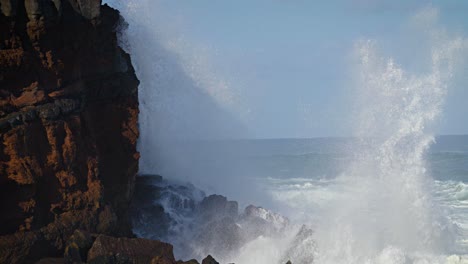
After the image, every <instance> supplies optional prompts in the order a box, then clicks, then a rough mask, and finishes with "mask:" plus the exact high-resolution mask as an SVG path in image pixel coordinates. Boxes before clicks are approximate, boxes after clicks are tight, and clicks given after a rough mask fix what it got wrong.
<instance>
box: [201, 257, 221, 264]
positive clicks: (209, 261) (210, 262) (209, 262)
mask: <svg viewBox="0 0 468 264" xmlns="http://www.w3.org/2000/svg"><path fill="white" fill-rule="evenodd" d="M202 264H219V262H217V261H216V260H215V259H214V258H213V257H212V256H211V255H208V257H206V258H205V259H203V261H202Z"/></svg>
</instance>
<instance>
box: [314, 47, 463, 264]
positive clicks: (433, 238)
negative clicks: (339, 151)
mask: <svg viewBox="0 0 468 264" xmlns="http://www.w3.org/2000/svg"><path fill="white" fill-rule="evenodd" d="M460 48H461V42H460V41H447V42H445V43H443V45H441V46H435V47H434V48H433V51H432V65H431V70H430V72H429V73H428V74H422V75H410V74H409V73H408V72H405V71H404V70H403V69H402V68H401V67H400V66H399V65H398V64H397V63H395V62H394V61H393V59H391V58H383V57H381V56H379V55H378V52H377V49H376V44H375V42H373V41H361V42H360V43H359V44H357V47H356V52H357V55H358V57H359V59H360V63H359V71H358V77H359V78H358V79H359V81H360V82H359V86H358V87H359V89H358V91H357V95H358V99H359V103H360V104H359V105H358V111H357V113H356V118H355V126H356V137H357V138H358V140H359V144H357V145H356V148H355V150H354V151H355V152H356V155H355V161H354V162H352V163H351V165H350V167H349V169H347V170H346V171H345V172H344V173H343V175H342V176H340V177H339V178H338V179H337V184H342V185H343V186H344V187H343V188H342V190H343V193H341V194H340V195H339V196H337V199H334V200H332V201H331V203H330V204H329V209H328V210H325V212H324V215H322V217H324V219H325V220H324V221H323V223H322V224H321V225H319V226H318V229H317V240H318V245H319V256H318V260H317V262H318V263H348V264H349V263H408V262H410V263H412V262H413V260H412V259H413V258H417V257H416V256H417V255H418V254H421V255H426V254H427V255H432V254H435V255H439V254H441V253H446V250H448V249H450V248H452V247H453V245H452V242H453V240H454V238H453V237H452V234H451V230H452V229H451V226H450V225H449V224H448V222H447V221H446V220H445V219H444V217H443V216H442V215H438V212H439V210H437V205H436V204H435V203H434V201H433V199H432V197H431V194H430V193H431V186H430V185H431V182H432V180H431V178H430V176H429V175H428V174H427V170H426V166H427V164H426V161H425V159H424V157H425V156H424V154H425V152H426V150H427V149H428V147H429V145H430V144H431V143H432V142H433V141H434V137H433V134H432V133H433V132H432V131H431V130H430V129H429V128H430V127H431V126H432V125H433V122H434V121H435V120H436V119H437V118H438V117H439V116H440V113H441V108H442V105H443V102H444V97H445V94H446V93H447V82H448V81H449V79H450V77H451V75H452V66H453V63H452V57H453V53H454V52H455V51H457V50H458V49H460ZM325 221H326V222H325Z"/></svg>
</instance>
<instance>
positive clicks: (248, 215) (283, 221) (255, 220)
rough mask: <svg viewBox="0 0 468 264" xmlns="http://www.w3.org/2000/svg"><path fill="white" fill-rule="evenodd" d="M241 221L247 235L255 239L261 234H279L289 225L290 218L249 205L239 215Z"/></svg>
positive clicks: (248, 237)
mask: <svg viewBox="0 0 468 264" xmlns="http://www.w3.org/2000/svg"><path fill="white" fill-rule="evenodd" d="M239 223H240V224H241V225H242V226H243V233H244V234H245V237H246V238H247V239H255V238H256V237H258V236H261V235H263V236H265V235H267V236H271V235H275V234H279V233H280V232H281V231H283V230H284V229H285V228H286V227H287V226H288V225H289V220H288V219H287V218H286V217H284V216H282V215H280V214H277V213H274V212H272V211H270V210H267V209H265V208H262V207H257V206H254V205H249V206H247V207H246V208H245V210H244V213H243V214H242V215H241V216H240V217H239Z"/></svg>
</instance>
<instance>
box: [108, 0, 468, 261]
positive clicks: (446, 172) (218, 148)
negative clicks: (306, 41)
mask: <svg viewBox="0 0 468 264" xmlns="http://www.w3.org/2000/svg"><path fill="white" fill-rule="evenodd" d="M111 2H112V3H113V4H114V5H115V6H117V8H118V9H119V10H121V12H122V15H123V16H124V18H125V19H126V21H127V22H128V23H129V24H128V25H127V26H123V27H122V28H121V29H120V30H121V33H122V36H121V42H122V45H123V46H124V47H125V49H126V50H127V51H128V52H129V53H130V54H131V56H132V60H133V63H134V65H135V69H136V72H137V75H138V77H139V79H140V80H141V87H140V98H142V103H141V107H140V110H141V121H140V123H141V124H140V128H141V140H140V151H141V153H142V161H141V168H142V170H143V171H144V172H146V173H161V174H162V175H164V176H166V177H169V178H171V177H173V178H174V179H178V180H179V181H180V180H185V181H190V182H192V183H193V184H195V185H196V186H197V187H198V188H199V189H202V190H204V191H206V192H207V193H220V194H223V195H226V196H228V197H229V198H230V199H235V200H238V201H239V202H240V203H241V204H242V205H248V204H259V205H262V206H263V207H265V208H269V209H271V210H273V211H276V212H278V213H280V214H282V215H285V216H287V217H288V218H289V219H290V221H291V222H290V225H289V226H288V227H285V228H284V229H281V231H280V232H279V234H277V233H275V235H271V236H269V235H261V236H259V237H256V238H253V239H251V240H249V241H247V242H246V243H245V244H244V245H242V246H241V247H240V249H239V250H236V251H235V252H229V253H223V254H218V255H217V252H197V251H195V250H194V251H193V252H180V251H178V249H177V248H175V252H176V255H177V254H179V256H177V257H190V256H194V257H196V256H202V255H206V254H212V255H213V256H215V257H216V258H217V259H218V260H221V261H222V262H226V263H227V262H235V263H257V264H258V263H282V262H284V261H285V260H286V259H285V256H287V257H288V258H289V259H291V261H292V262H293V263H322V264H331V263H344V264H354V263H356V264H363V263H369V264H371V263H381V264H406V263H408V264H409V263H417V264H423V263H434V264H439V263H440V264H443V263H447V264H448V263H453V264H455V263H468V221H467V219H468V182H467V180H466V179H467V178H468V170H467V169H466V167H464V168H462V173H461V175H462V176H457V177H455V174H454V173H453V171H451V168H450V167H443V166H442V165H440V164H439V163H441V162H443V161H444V160H445V159H447V158H448V157H452V156H453V155H459V156H458V160H457V162H454V163H451V164H452V165H454V164H455V165H456V166H463V164H464V163H466V158H467V157H468V156H467V153H468V149H466V148H465V149H464V148H461V149H457V150H456V151H441V152H436V153H435V154H434V153H433V152H431V146H434V143H435V142H437V141H438V138H436V137H435V134H434V131H435V130H434V127H435V126H436V125H437V122H438V121H439V120H440V118H442V113H443V107H444V102H445V97H446V95H447V93H448V89H449V84H450V81H451V78H452V77H453V74H454V70H455V68H456V66H457V57H458V56H459V54H460V52H461V51H462V50H463V49H466V41H465V40H464V39H463V38H457V37H449V36H447V35H445V34H444V33H443V32H439V31H437V32H434V33H433V36H432V42H431V47H430V49H429V51H428V54H427V58H428V60H427V61H428V65H426V66H427V67H426V68H425V69H424V70H422V71H419V72H412V71H409V70H405V68H404V67H403V66H402V65H400V64H399V63H398V62H397V61H395V60H394V59H393V58H392V57H391V56H387V55H384V53H382V52H381V51H380V50H379V45H378V42H376V41H373V40H358V41H356V45H355V47H354V48H353V49H352V50H353V51H352V53H353V56H354V59H355V62H354V64H353V65H352V68H353V76H354V79H355V82H356V88H354V90H353V93H352V94H353V97H354V98H353V102H354V103H355V105H354V107H353V108H354V109H355V111H354V112H353V113H350V116H349V119H350V120H351V123H352V124H353V128H354V129H353V130H354V131H353V135H352V137H350V138H348V139H333V140H317V141H313V140H312V141H311V140H306V139H304V140H299V139H298V140H295V141H294V140H293V141H284V140H283V141H281V140H278V141H275V142H273V141H268V142H265V141H263V142H261V141H259V142H249V141H234V142H230V141H210V133H212V131H213V130H216V131H217V132H216V133H224V130H223V129H225V125H224V123H222V125H219V124H218V123H217V121H218V120H219V122H220V123H221V122H225V121H226V118H225V116H224V115H221V114H219V112H222V111H226V112H233V111H236V110H237V109H240V108H242V107H240V104H239V103H238V101H237V100H236V99H235V98H236V96H235V95H234V94H231V93H230V91H229V87H228V85H227V84H226V83H225V82H224V81H223V80H222V79H219V78H218V76H216V75H215V74H213V71H211V70H210V68H209V67H205V66H206V65H205V64H204V63H205V62H204V61H203V60H202V59H201V58H200V57H199V56H194V55H193V53H191V52H190V50H189V48H187V46H186V45H185V44H184V41H183V40H182V41H181V40H180V39H173V38H171V37H170V34H168V33H167V32H163V31H160V30H158V29H157V27H155V26H154V25H155V21H157V20H154V17H153V16H152V14H151V3H150V2H146V1H140V2H138V3H137V1H130V2H123V3H122V2H119V1H111ZM181 43H182V44H181ZM182 74H183V75H184V76H185V77H183V80H181V78H182V77H181V76H180V75H182ZM213 86H216V87H221V88H220V90H213V88H212V87H213ZM173 87H178V88H173ZM180 87H182V88H187V89H181V88H180ZM197 89H199V90H197ZM187 93H188V95H187ZM205 96H208V97H209V98H210V99H212V101H213V102H215V104H212V103H211V101H210V103H207V101H206V99H205ZM213 105H222V106H225V107H224V108H222V111H218V109H215V108H214V106H213ZM198 107H201V109H202V110H198ZM180 109H182V110H180ZM195 112H196V113H201V116H197V115H196V113H195ZM205 113H206V115H209V116H210V118H209V119H208V121H209V122H208V123H210V124H211V123H214V124H213V127H210V126H207V125H206V124H207V123H206V120H204V119H203V116H202V115H203V114H205ZM218 114H219V115H218ZM180 119H187V120H189V121H187V122H183V125H180V126H179V124H178V123H174V122H176V121H177V120H180ZM221 120H222V121H221ZM216 124H218V125H216ZM218 130H219V131H218ZM226 130H229V132H232V130H231V129H229V128H227V129H226ZM190 131H193V133H195V134H196V135H201V136H200V137H201V138H202V139H204V140H203V141H196V140H195V141H190V140H188V141H187V140H186V138H185V133H189V132H190ZM181 139H182V140H181ZM206 139H208V140H206ZM459 142H466V138H462V139H460V141H459ZM259 144H260V145H262V147H258V145H259ZM460 144H465V143H460ZM441 146H442V147H444V145H443V144H442V145H441ZM329 149H333V151H332V152H328V151H327V150H329ZM258 151H259V152H260V153H258ZM437 155H439V156H437ZM450 155H452V156H450ZM278 164H279V165H278ZM298 168H300V169H299V170H297V169H298ZM435 174H437V178H435V176H436V175H435ZM220 175H221V176H220ZM440 175H442V176H440ZM197 192H198V191H197ZM185 195H188V196H193V197H191V199H195V200H200V199H202V198H201V196H200V195H199V194H196V195H195V194H185ZM195 196H196V197H195ZM165 207H166V208H167V209H168V210H170V205H167V206H165ZM171 213H172V214H173V215H174V217H176V218H178V219H179V221H178V224H179V225H186V224H187V223H188V222H190V221H191V218H190V217H188V218H187V216H185V215H181V214H179V213H178V212H172V211H171ZM265 214H266V213H265ZM185 218H187V219H185ZM239 225H241V224H240V223H239ZM246 225H247V224H246ZM303 226H307V227H308V228H309V227H310V229H311V230H313V232H311V233H310V234H309V233H307V234H308V235H307V236H304V237H303V238H301V239H298V238H297V236H296V234H300V233H301V231H300V230H301V228H302V227H303ZM247 228H248V227H247ZM135 232H136V233H137V234H140V236H148V237H151V234H148V233H142V232H139V230H135ZM185 235H186V234H185V233H183V232H181V233H180V234H179V236H185ZM162 239H164V238H162ZM166 239H168V240H169V242H171V243H175V244H177V239H180V237H177V235H176V236H173V237H170V238H166ZM184 239H186V237H184ZM214 243H216V241H215V242H214ZM219 243H222V242H219ZM178 252H179V253H178Z"/></svg>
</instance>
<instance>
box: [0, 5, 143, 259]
mask: <svg viewBox="0 0 468 264" xmlns="http://www.w3.org/2000/svg"><path fill="white" fill-rule="evenodd" d="M120 21H121V20H120V16H119V13H118V12H117V11H116V10H113V9H112V8H110V7H109V6H107V5H101V1H100V0H78V1H76V0H0V140H1V144H0V212H1V214H0V235H1V236H0V263H28V262H34V261H36V260H38V259H40V258H43V257H47V256H48V257H55V256H62V255H63V252H64V249H65V247H66V245H67V239H68V238H69V237H70V236H71V235H72V234H73V232H74V230H75V229H82V230H87V231H90V232H94V233H102V234H112V235H115V236H124V235H127V236H128V235H131V230H130V224H129V221H128V217H127V215H128V206H129V202H130V198H131V195H132V193H133V186H134V180H135V175H136V173H137V170H138V158H139V154H138V152H137V151H136V141H137V138H138V127H137V121H138V95H137V87H138V80H137V78H136V76H135V73H134V70H133V67H132V65H131V62H130V58H129V56H128V54H126V53H125V52H124V51H123V50H122V49H121V48H120V47H119V46H118V43H117V38H116V33H115V28H116V27H117V26H118V25H119V23H120Z"/></svg>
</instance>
